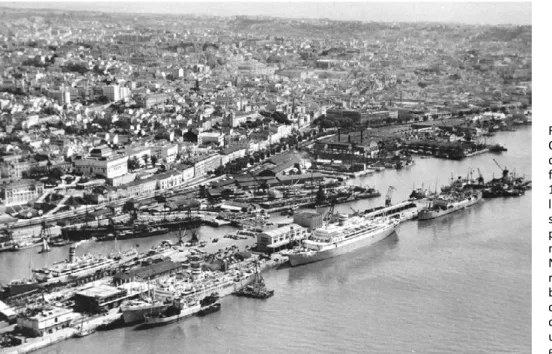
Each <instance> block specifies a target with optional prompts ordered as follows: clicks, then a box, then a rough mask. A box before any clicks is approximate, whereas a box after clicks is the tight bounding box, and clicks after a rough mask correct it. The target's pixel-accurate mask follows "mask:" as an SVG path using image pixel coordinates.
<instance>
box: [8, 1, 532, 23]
mask: <svg viewBox="0 0 552 354" xmlns="http://www.w3.org/2000/svg"><path fill="white" fill-rule="evenodd" d="M99 3H100V4H101V3H104V2H99ZM114 3H117V4H132V3H129V2H124V1H114V2H111V3H104V4H108V6H109V4H114ZM138 3H142V4H148V3H147V2H138ZM162 3H163V4H170V3H172V2H159V3H157V4H162ZM213 3H217V2H210V1H207V2H205V3H202V4H213ZM227 3H232V2H227ZM253 3H254V2H253ZM253 3H252V4H253ZM313 3H314V2H313ZM320 3H326V2H324V1H321V2H320ZM367 3H368V2H367ZM15 4H17V5H31V4H34V5H37V6H36V7H30V6H29V7H27V6H22V7H19V6H13V5H15ZM44 4H51V5H54V6H56V5H60V6H63V4H96V5H97V4H98V3H93V2H86V1H83V2H66V3H60V2H40V3H36V2H20V3H13V2H12V3H7V4H6V5H4V4H3V3H1V2H0V9H9V10H18V11H37V12H40V11H56V12H70V13H82V12H91V13H107V14H110V15H117V14H120V15H128V16H160V15H163V16H171V17H174V16H194V17H215V18H240V17H243V18H252V17H260V18H270V19H282V20H297V21H305V20H306V21H331V22H351V23H355V22H357V23H362V24H368V23H381V24H442V25H461V26H474V27H500V26H505V27H510V26H511V27H532V23H529V24H520V23H512V22H503V23H495V24H491V23H468V22H461V21H446V20H430V19H424V20H414V19H413V20H385V19H383V20H360V19H338V18H328V17H326V16H321V17H304V16H301V17H293V16H291V17H290V16H285V15H277V14H276V15H267V14H261V13H258V14H209V13H202V12H196V11H193V12H188V13H175V12H170V10H167V12H164V10H161V12H155V11H151V10H146V11H134V12H133V11H129V9H128V8H120V9H117V8H112V9H105V8H104V9H101V8H95V9H91V8H90V9H88V8H82V9H74V8H73V9H70V8H63V7H57V6H56V7H45V6H41V5H44ZM174 4H178V3H174ZM184 4H185V2H184ZM242 4H243V3H242ZM311 4H312V3H311ZM368 4H369V3H368ZM445 4H446V3H445ZM472 4H473V2H472Z"/></svg>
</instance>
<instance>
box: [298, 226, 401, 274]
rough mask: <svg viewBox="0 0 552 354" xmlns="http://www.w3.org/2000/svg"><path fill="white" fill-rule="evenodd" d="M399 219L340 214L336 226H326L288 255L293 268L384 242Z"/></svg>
mask: <svg viewBox="0 0 552 354" xmlns="http://www.w3.org/2000/svg"><path fill="white" fill-rule="evenodd" d="M399 223H400V221H399V220H397V219H389V218H380V219H368V218H365V217H362V216H353V217H351V218H349V217H348V216H347V215H340V216H339V217H338V222H337V223H332V224H329V225H327V226H323V227H322V228H320V229H317V230H315V231H314V232H313V234H312V236H311V237H309V239H308V240H305V241H304V242H303V248H301V249H299V250H298V251H295V252H289V253H288V256H289V261H290V263H291V265H292V266H297V265H301V264H306V263H312V262H317V261H321V260H324V259H327V258H332V257H335V256H339V255H341V254H344V253H347V252H351V251H353V250H356V249H358V248H361V247H364V246H368V245H371V244H373V243H375V242H377V241H380V240H383V239H384V238H386V237H387V236H389V235H391V234H392V233H393V231H395V229H396V227H397V225H398V224H399Z"/></svg>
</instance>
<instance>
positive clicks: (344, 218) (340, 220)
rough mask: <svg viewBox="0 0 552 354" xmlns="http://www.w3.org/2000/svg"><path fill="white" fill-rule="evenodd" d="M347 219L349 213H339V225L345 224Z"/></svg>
mask: <svg viewBox="0 0 552 354" xmlns="http://www.w3.org/2000/svg"><path fill="white" fill-rule="evenodd" d="M347 219H348V216H347V215H344V214H341V215H339V217H338V218H337V221H338V223H339V226H343V225H345V222H346V221H347Z"/></svg>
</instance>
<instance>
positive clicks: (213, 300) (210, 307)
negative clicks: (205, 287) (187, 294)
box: [197, 292, 222, 316]
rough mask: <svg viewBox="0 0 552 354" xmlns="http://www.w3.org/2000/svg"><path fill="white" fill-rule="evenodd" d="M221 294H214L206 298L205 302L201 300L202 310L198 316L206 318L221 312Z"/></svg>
mask: <svg viewBox="0 0 552 354" xmlns="http://www.w3.org/2000/svg"><path fill="white" fill-rule="evenodd" d="M219 299H220V297H219V294H218V293H216V292H214V293H212V294H211V295H209V296H206V297H205V298H204V299H203V300H201V301H200V302H199V303H200V305H201V309H200V310H199V312H198V313H197V315H198V316H206V315H208V314H210V313H213V312H217V311H220V308H221V307H222V306H221V304H220V302H219Z"/></svg>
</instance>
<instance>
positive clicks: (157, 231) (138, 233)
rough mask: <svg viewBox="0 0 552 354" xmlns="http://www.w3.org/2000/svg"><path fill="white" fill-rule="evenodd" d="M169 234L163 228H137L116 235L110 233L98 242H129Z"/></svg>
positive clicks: (100, 237)
mask: <svg viewBox="0 0 552 354" xmlns="http://www.w3.org/2000/svg"><path fill="white" fill-rule="evenodd" d="M168 232H169V229H167V228H162V227H150V226H146V227H137V228H135V229H134V230H123V231H120V232H118V231H115V232H114V233H109V234H107V235H105V236H99V237H98V238H97V240H98V241H113V240H115V239H117V240H128V239H133V238H142V237H150V236H158V235H164V234H166V233H168Z"/></svg>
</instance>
